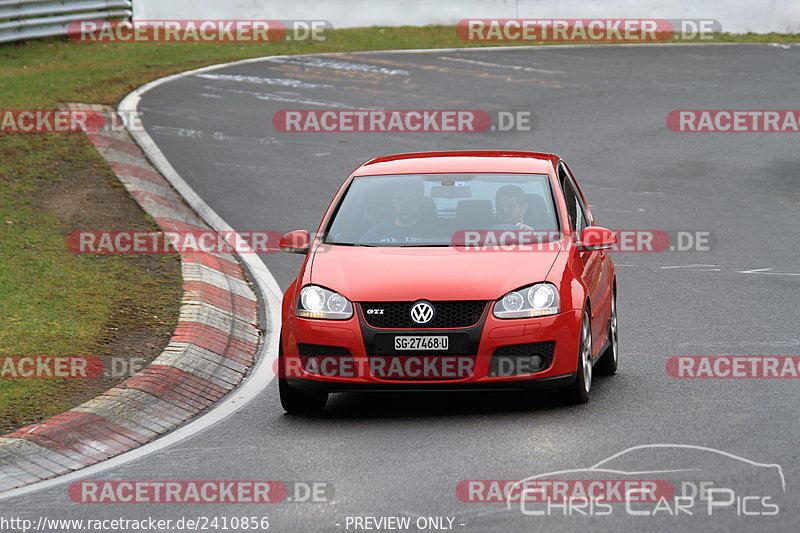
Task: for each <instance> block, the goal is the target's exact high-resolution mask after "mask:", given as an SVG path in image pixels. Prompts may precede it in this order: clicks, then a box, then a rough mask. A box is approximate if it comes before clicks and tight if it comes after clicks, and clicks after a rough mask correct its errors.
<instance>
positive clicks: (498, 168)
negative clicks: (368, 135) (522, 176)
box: [353, 150, 560, 176]
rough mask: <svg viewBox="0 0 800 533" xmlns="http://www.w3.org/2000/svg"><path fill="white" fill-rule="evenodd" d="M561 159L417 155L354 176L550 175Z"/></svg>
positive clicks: (371, 164)
mask: <svg viewBox="0 0 800 533" xmlns="http://www.w3.org/2000/svg"><path fill="white" fill-rule="evenodd" d="M559 159H560V158H559V157H558V156H557V155H555V154H547V153H539V152H522V151H511V150H479V151H445V152H416V153H408V154H395V155H384V156H380V157H376V158H375V159H372V160H370V161H367V162H366V163H364V164H363V165H361V166H360V167H358V168H357V169H356V170H355V171H354V172H353V175H354V176H378V175H383V174H387V175H388V174H437V173H447V172H509V173H530V174H547V173H548V172H549V170H550V168H551V166H552V165H554V164H555V163H556V162H558V160H559Z"/></svg>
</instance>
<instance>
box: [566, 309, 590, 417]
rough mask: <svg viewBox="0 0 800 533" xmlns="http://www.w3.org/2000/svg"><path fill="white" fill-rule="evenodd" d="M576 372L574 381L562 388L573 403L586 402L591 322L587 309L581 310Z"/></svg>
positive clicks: (588, 389)
mask: <svg viewBox="0 0 800 533" xmlns="http://www.w3.org/2000/svg"><path fill="white" fill-rule="evenodd" d="M576 374H577V376H576V378H575V382H574V383H573V384H572V385H570V386H569V387H566V388H565V389H564V391H565V392H566V396H567V400H568V401H569V403H574V404H582V403H586V402H588V401H589V391H591V389H592V323H591V319H590V318H589V312H588V311H584V312H583V320H582V321H581V333H580V337H579V342H578V370H577V371H576Z"/></svg>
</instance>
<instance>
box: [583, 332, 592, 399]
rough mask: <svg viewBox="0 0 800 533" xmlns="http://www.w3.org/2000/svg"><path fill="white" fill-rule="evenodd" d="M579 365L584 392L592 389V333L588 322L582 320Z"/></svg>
mask: <svg viewBox="0 0 800 533" xmlns="http://www.w3.org/2000/svg"><path fill="white" fill-rule="evenodd" d="M581 363H582V364H583V387H584V389H585V390H586V392H589V391H590V390H591V388H592V332H591V330H590V328H589V321H588V320H586V319H585V318H584V320H583V346H582V349H581Z"/></svg>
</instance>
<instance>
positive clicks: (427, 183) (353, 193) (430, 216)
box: [324, 174, 558, 246]
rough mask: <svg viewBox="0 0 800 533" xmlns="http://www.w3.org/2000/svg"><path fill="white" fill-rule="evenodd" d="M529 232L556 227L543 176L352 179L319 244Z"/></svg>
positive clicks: (421, 242)
mask: <svg viewBox="0 0 800 533" xmlns="http://www.w3.org/2000/svg"><path fill="white" fill-rule="evenodd" d="M476 230H477V231H492V230H497V231H509V230H510V231H531V230H533V231H535V232H536V233H537V235H540V236H539V242H547V241H548V240H550V239H552V235H546V234H550V233H555V232H557V231H558V222H557V218H556V215H555V209H554V206H553V196H552V194H551V192H550V180H549V179H548V176H547V175H545V174H403V175H387V176H361V177H356V178H354V179H353V182H352V183H351V185H350V187H349V188H348V190H347V192H346V193H345V196H344V198H343V199H342V200H341V202H340V204H339V208H338V209H337V211H336V213H335V214H334V216H333V219H332V220H331V222H330V223H329V224H328V229H327V231H326V237H325V240H324V242H326V243H328V244H341V245H362V246H451V245H453V244H458V243H457V242H456V241H455V240H454V239H455V238H456V237H455V236H458V235H463V233H464V232H465V231H476Z"/></svg>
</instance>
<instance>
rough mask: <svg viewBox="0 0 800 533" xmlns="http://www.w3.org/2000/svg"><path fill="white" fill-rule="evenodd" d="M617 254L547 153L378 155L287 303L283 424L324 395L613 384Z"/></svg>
mask: <svg viewBox="0 0 800 533" xmlns="http://www.w3.org/2000/svg"><path fill="white" fill-rule="evenodd" d="M614 243H616V237H615V235H614V233H613V232H611V231H610V230H608V229H605V228H601V227H597V226H595V225H594V218H593V217H592V213H591V211H590V210H589V208H588V206H587V204H586V200H585V199H584V197H583V194H582V193H581V191H580V189H579V188H578V185H577V183H576V182H575V179H574V178H573V177H572V174H571V172H570V170H569V168H568V167H567V165H566V164H565V163H564V162H563V161H562V160H561V159H560V158H559V157H558V156H557V155H554V154H543V153H533V152H510V151H480V152H472V151H470V152H426V153H412V154H401V155H392V156H383V157H378V158H376V159H373V160H371V161H368V162H367V163H364V164H363V165H361V166H360V167H358V168H357V169H356V170H355V171H354V172H353V173H352V175H351V176H350V177H349V178H348V179H347V180H346V181H345V182H344V184H343V185H342V187H341V188H340V190H339V192H338V193H337V194H336V196H335V197H334V199H333V201H332V202H331V204H330V207H329V208H328V210H327V212H326V213H325V216H324V218H323V220H322V223H321V225H320V227H319V229H318V231H317V233H316V235H314V236H313V237H312V236H311V235H309V233H308V232H307V231H294V232H292V233H288V234H286V235H284V236H283V238H282V239H281V248H282V249H283V250H284V251H288V252H293V253H300V254H307V258H306V260H305V262H304V263H303V266H302V268H301V269H300V273H299V274H298V276H297V278H296V279H295V280H294V282H293V283H292V284H291V286H290V287H289V288H288V290H287V291H286V294H285V296H284V298H283V310H282V316H283V326H282V331H281V341H280V353H279V357H278V383H279V389H280V398H281V404H282V405H283V408H284V409H285V410H286V411H287V412H289V413H303V412H313V411H319V410H322V409H323V408H324V407H325V404H326V402H327V399H328V394H329V393H331V392H340V391H371V390H454V389H459V390H464V389H466V390H471V389H474V390H477V389H489V390H497V389H537V388H545V387H551V388H563V389H565V390H566V392H567V394H568V395H569V397H570V398H571V399H572V400H573V401H574V402H577V403H583V402H586V401H587V400H588V398H589V391H590V389H591V386H592V375H593V374H594V373H595V371H601V372H603V373H607V374H610V373H614V372H615V371H616V369H617V359H618V348H617V309H616V276H615V271H614V265H613V263H612V261H611V258H610V257H609V255H608V252H607V250H608V249H609V248H610V247H612V246H613V245H614Z"/></svg>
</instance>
